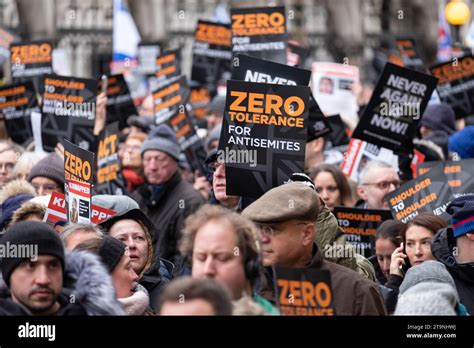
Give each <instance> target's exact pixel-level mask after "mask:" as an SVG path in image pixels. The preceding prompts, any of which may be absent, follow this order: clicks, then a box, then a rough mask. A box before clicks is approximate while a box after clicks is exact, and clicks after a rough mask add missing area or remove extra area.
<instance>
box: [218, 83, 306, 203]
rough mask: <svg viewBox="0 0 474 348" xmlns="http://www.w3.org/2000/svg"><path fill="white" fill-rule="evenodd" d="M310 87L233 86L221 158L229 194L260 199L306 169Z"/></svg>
mask: <svg viewBox="0 0 474 348" xmlns="http://www.w3.org/2000/svg"><path fill="white" fill-rule="evenodd" d="M308 100H309V87H307V86H284V85H271V84H264V83H252V82H243V81H235V80H229V81H228V84H227V100H226V109H225V115H224V119H223V131H222V132H223V133H222V137H221V142H220V144H219V149H220V152H219V155H220V156H222V157H221V159H222V161H223V162H225V163H226V178H227V180H226V181H227V194H229V195H237V196H248V197H260V196H261V195H262V194H263V193H265V192H266V191H268V190H270V189H271V188H272V187H275V186H278V185H279V184H281V183H282V182H284V181H285V180H287V179H288V177H289V176H290V175H291V174H292V173H295V172H302V171H303V168H304V152H305V144H306V138H307V122H308V107H309V106H308Z"/></svg>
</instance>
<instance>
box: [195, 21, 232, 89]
mask: <svg viewBox="0 0 474 348" xmlns="http://www.w3.org/2000/svg"><path fill="white" fill-rule="evenodd" d="M231 39H232V32H231V31H230V26H229V25H226V24H220V23H214V22H209V21H203V20H199V21H198V24H197V28H196V33H195V35H194V45H193V67H192V72H191V80H193V81H196V82H199V83H200V85H201V87H204V88H206V89H207V90H208V91H209V93H210V94H211V97H212V96H214V95H215V94H216V92H217V91H216V88H217V83H218V82H219V81H220V80H223V79H226V80H227V78H228V77H227V78H225V74H226V73H228V72H230V61H231V58H232V42H231Z"/></svg>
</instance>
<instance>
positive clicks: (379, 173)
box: [357, 161, 400, 209]
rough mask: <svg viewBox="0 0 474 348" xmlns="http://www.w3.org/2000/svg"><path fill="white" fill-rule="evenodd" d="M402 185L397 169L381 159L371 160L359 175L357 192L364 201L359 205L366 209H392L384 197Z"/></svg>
mask: <svg viewBox="0 0 474 348" xmlns="http://www.w3.org/2000/svg"><path fill="white" fill-rule="evenodd" d="M399 187H400V178H399V177H398V174H397V172H396V170H395V169H394V168H393V167H392V166H391V165H389V164H387V163H385V162H381V161H370V162H369V163H368V164H367V166H366V167H365V168H364V169H363V170H362V171H361V173H360V175H359V185H358V186H357V193H358V194H359V196H360V198H362V200H363V201H364V202H359V203H358V204H357V207H360V208H365V209H390V207H389V205H388V202H387V201H385V199H384V197H385V196H386V195H387V194H388V193H390V192H392V191H395V190H396V189H397V188H399Z"/></svg>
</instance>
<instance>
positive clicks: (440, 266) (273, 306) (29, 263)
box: [0, 96, 474, 315]
mask: <svg viewBox="0 0 474 348" xmlns="http://www.w3.org/2000/svg"><path fill="white" fill-rule="evenodd" d="M224 106H225V104H224V101H223V99H222V97H220V96H218V97H216V100H214V101H213V103H212V106H211V108H210V110H211V112H210V113H209V114H208V117H209V122H208V126H209V128H208V133H207V134H208V136H207V138H206V139H204V140H206V144H207V145H208V148H207V150H209V153H208V158H207V159H206V165H207V166H206V167H207V168H208V173H207V176H206V177H202V176H200V175H199V174H198V173H191V172H190V169H189V165H188V164H187V163H186V161H185V160H184V159H183V156H182V154H181V151H180V146H179V143H178V141H177V139H176V137H175V135H174V133H173V131H172V129H171V128H170V127H168V126H166V125H158V126H155V125H153V124H152V123H153V122H152V118H149V117H147V116H146V115H141V116H139V115H133V116H131V117H130V118H129V121H128V124H129V127H128V128H126V129H125V130H124V131H123V136H122V139H121V142H120V151H119V154H120V160H121V168H122V174H123V176H124V178H125V181H126V189H127V194H124V195H122V196H113V195H94V196H93V200H92V203H93V204H98V205H100V206H102V207H105V208H109V209H112V210H114V211H116V212H117V213H116V214H115V215H113V216H111V217H109V218H108V219H106V220H105V221H103V222H102V223H100V224H99V225H88V224H79V223H67V221H58V222H57V223H56V224H55V226H54V228H52V227H50V226H48V225H46V224H45V223H43V222H42V221H43V218H44V215H45V213H46V210H47V205H48V202H49V199H50V197H51V194H52V193H53V192H55V191H56V192H63V191H64V184H65V179H64V162H63V158H61V155H62V151H61V146H58V148H57V151H56V152H55V153H50V154H41V153H38V152H34V151H32V150H31V146H30V149H28V150H27V149H25V148H23V147H22V146H20V145H19V144H16V143H14V142H12V141H11V140H9V139H4V140H1V141H0V153H1V157H0V187H1V191H0V203H1V219H0V227H1V229H2V238H1V243H2V245H3V246H4V250H7V248H11V246H12V245H17V246H20V245H35V246H37V255H36V258H35V259H28V258H21V257H9V256H8V255H3V257H2V260H1V270H2V279H1V280H0V313H1V314H2V315H174V314H176V315H180V314H184V315H232V314H234V315H279V314H280V312H279V310H278V298H277V294H276V293H275V274H274V266H284V267H288V268H303V269H306V268H307V269H317V270H327V271H329V274H330V279H331V287H332V291H333V301H334V309H335V313H336V314H337V315H393V314H394V315H414V314H425V315H430V314H437V315H467V314H468V313H474V222H473V219H472V216H474V195H465V196H460V197H458V198H456V199H454V200H453V201H452V202H451V203H450V204H449V206H448V208H447V212H448V213H449V214H450V215H451V221H445V220H443V219H442V218H440V217H438V216H435V215H433V214H429V213H422V214H419V215H418V216H416V217H415V218H414V219H412V220H410V221H409V222H407V223H402V222H400V221H396V220H387V221H385V222H383V223H382V224H381V225H380V227H379V228H378V229H377V234H376V236H375V254H374V255H373V256H371V257H370V258H369V259H366V258H365V257H364V256H362V255H359V254H357V253H349V254H348V256H347V257H337V258H336V257H332V256H331V255H330V253H325V252H323V251H326V250H327V249H328V246H331V245H342V246H344V247H345V248H346V249H348V250H349V249H350V248H351V245H350V244H349V243H348V242H347V241H346V236H345V234H344V231H343V229H342V228H341V227H339V226H338V224H337V220H336V218H335V216H334V214H333V213H332V210H333V209H334V208H335V207H337V206H344V207H360V208H365V209H388V205H387V202H386V200H384V197H385V196H386V194H388V193H389V192H392V191H394V190H395V189H397V188H398V187H400V184H401V183H402V181H401V179H400V178H401V177H404V175H400V173H398V172H397V170H395V169H394V168H393V167H392V166H391V165H389V164H387V163H385V162H381V161H375V160H374V161H370V162H369V163H368V164H367V165H366V166H365V167H364V169H363V170H362V171H361V173H360V175H359V181H358V182H352V180H350V179H349V178H347V177H346V176H345V175H344V174H343V173H342V172H341V170H340V169H339V167H338V166H336V165H334V164H328V163H325V162H324V155H323V154H322V151H323V148H324V146H321V143H323V144H324V141H325V139H324V138H318V139H315V140H313V142H318V143H319V144H318V146H314V145H315V144H311V143H308V144H307V151H306V156H307V158H308V161H307V162H306V164H307V165H308V166H307V174H308V175H306V174H303V173H295V174H294V175H293V176H291V177H290V178H288V181H287V182H286V183H282V185H281V186H278V187H275V188H273V189H271V190H270V191H268V192H266V193H265V194H264V195H263V196H261V197H260V198H258V199H256V200H253V201H252V200H248V199H246V198H245V197H238V196H229V195H227V194H226V175H225V163H223V162H222V161H219V160H218V156H217V150H216V147H217V141H218V139H219V133H220V124H221V122H222V118H223V112H224ZM420 125H421V126H420V129H419V134H420V137H421V138H422V139H424V140H423V144H424V145H425V146H426V147H427V148H428V149H429V150H427V152H428V151H431V149H433V148H435V149H436V148H440V149H441V150H439V151H434V152H433V153H436V155H437V156H439V158H438V160H443V159H445V158H447V157H446V156H450V155H451V153H452V152H451V150H452V148H454V147H456V146H457V142H456V139H457V137H459V136H461V135H460V134H461V133H462V132H466V128H467V127H466V128H464V129H463V130H459V131H456V129H455V127H456V126H455V124H454V113H453V111H452V108H451V107H449V106H448V105H446V104H439V105H436V106H430V107H428V108H427V110H426V112H425V115H423V118H422V122H421V123H420ZM448 128H449V129H448ZM441 133H443V134H444V135H445V137H443V136H440V135H439V134H441ZM430 139H431V140H430ZM314 149H317V150H318V151H319V152H321V153H318V152H314V151H313V150H314ZM468 151H469V149H468V148H466V147H464V148H463V152H461V153H467V152H468ZM471 151H472V150H471ZM458 153H459V152H458ZM314 158H319V159H320V160H317V161H314ZM289 201H291V202H292V204H291V205H290V204H289ZM71 298H74V301H71Z"/></svg>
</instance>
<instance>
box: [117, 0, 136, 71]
mask: <svg viewBox="0 0 474 348" xmlns="http://www.w3.org/2000/svg"><path fill="white" fill-rule="evenodd" d="M140 40H141V38H140V33H139V32H138V29H137V26H136V25H135V22H134V21H133V18H132V15H131V14H130V11H129V10H128V7H127V5H126V4H125V3H124V0H114V17H113V64H112V70H114V71H117V70H120V69H121V68H128V67H130V66H134V65H136V60H137V51H138V43H139V42H140Z"/></svg>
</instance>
